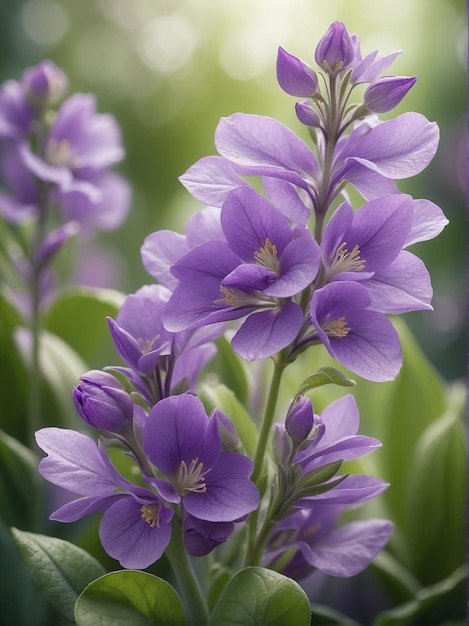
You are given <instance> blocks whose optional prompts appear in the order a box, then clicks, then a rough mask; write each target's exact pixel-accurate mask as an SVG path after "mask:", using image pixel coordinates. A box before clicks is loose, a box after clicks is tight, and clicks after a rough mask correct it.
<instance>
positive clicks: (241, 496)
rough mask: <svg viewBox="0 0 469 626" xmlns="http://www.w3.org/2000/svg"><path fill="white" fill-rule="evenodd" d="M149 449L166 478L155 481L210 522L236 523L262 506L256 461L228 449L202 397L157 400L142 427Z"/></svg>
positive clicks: (169, 497) (174, 499)
mask: <svg viewBox="0 0 469 626" xmlns="http://www.w3.org/2000/svg"><path fill="white" fill-rule="evenodd" d="M143 442H144V448H145V452H146V454H147V456H148V458H149V459H150V461H151V462H152V463H153V464H154V465H155V467H156V468H157V469H158V472H159V473H160V474H161V475H163V476H164V479H153V480H152V482H153V483H154V484H155V486H156V488H157V489H158V491H159V493H160V495H161V496H162V497H163V498H164V499H166V500H167V501H168V502H173V503H179V502H181V503H182V506H183V507H184V511H185V512H186V513H188V514H189V515H191V516H192V517H194V518H196V519H197V520H202V521H205V522H234V521H236V520H238V519H240V518H242V517H244V516H245V515H247V514H248V513H250V512H251V511H253V510H254V509H256V508H257V506H258V505H259V493H258V491H257V488H256V486H255V485H254V483H252V482H251V481H250V480H249V476H250V475H251V473H252V470H253V463H252V461H251V460H250V459H249V458H248V457H246V456H243V455H241V454H237V453H235V452H224V451H223V450H222V443H221V437H220V431H219V427H218V421H217V419H214V418H213V417H212V418H209V417H207V414H206V413H205V409H204V407H203V404H202V403H201V401H200V400H199V399H198V398H196V397H195V396H192V395H189V394H182V395H179V396H171V397H169V398H165V399H163V400H161V401H160V402H158V403H157V404H156V405H155V406H154V407H153V409H152V410H151V411H150V414H149V416H148V418H147V420H146V423H145V426H144V428H143Z"/></svg>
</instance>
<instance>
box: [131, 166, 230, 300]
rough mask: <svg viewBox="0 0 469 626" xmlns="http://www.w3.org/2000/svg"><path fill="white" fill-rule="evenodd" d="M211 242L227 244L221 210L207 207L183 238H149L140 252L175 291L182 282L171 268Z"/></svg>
mask: <svg viewBox="0 0 469 626" xmlns="http://www.w3.org/2000/svg"><path fill="white" fill-rule="evenodd" d="M208 158H209V159H210V158H211V159H217V158H219V157H208ZM239 180H240V181H241V179H239ZM220 206H221V205H220ZM212 240H215V241H218V240H220V241H225V235H224V234H223V230H222V227H221V223H220V209H219V208H216V207H214V206H208V207H205V208H204V209H202V210H201V211H198V212H197V213H195V214H194V215H193V216H192V217H191V218H189V220H188V221H187V222H186V228H185V233H184V235H181V234H179V233H176V232H174V231H171V230H159V231H157V232H156V233H151V234H150V235H148V236H147V237H146V238H145V241H144V244H143V246H142V250H141V254H142V262H143V266H144V268H145V269H146V271H147V272H148V273H149V274H150V276H153V278H155V279H156V280H157V281H158V282H160V283H161V284H162V285H164V286H165V287H167V288H168V289H171V290H173V289H174V288H175V287H177V285H178V284H179V281H178V280H177V278H176V277H175V276H173V275H172V274H171V266H172V265H174V263H175V262H176V261H177V260H178V259H179V258H180V257H182V256H183V255H184V254H185V253H186V252H188V251H189V250H191V248H194V247H195V246H197V245H198V244H199V243H203V242H204V241H212Z"/></svg>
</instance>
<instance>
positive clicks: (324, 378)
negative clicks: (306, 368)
mask: <svg viewBox="0 0 469 626" xmlns="http://www.w3.org/2000/svg"><path fill="white" fill-rule="evenodd" d="M330 384H333V385H339V386H340V387H353V386H354V385H355V384H356V383H355V381H354V380H352V379H351V378H347V377H346V376H345V374H343V373H342V372H339V370H336V369H335V368H334V367H321V368H320V369H318V371H317V372H316V373H315V374H312V375H311V376H309V377H308V378H306V380H304V381H303V382H302V383H301V385H300V386H299V388H298V391H297V392H296V395H297V396H299V395H301V394H303V393H306V392H307V391H310V390H311V389H315V388H316V387H322V386H323V385H330Z"/></svg>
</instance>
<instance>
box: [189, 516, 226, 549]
mask: <svg viewBox="0 0 469 626" xmlns="http://www.w3.org/2000/svg"><path fill="white" fill-rule="evenodd" d="M234 528H235V525H234V522H206V521H204V520H200V519H197V518H196V517H192V515H189V514H187V513H186V514H185V515H184V545H185V546H186V550H187V551H188V553H189V554H192V556H204V555H205V554H208V553H209V552H211V551H212V550H213V549H214V548H216V547H217V546H219V545H220V544H222V543H224V542H225V541H226V540H227V539H228V537H229V536H230V535H231V533H232V532H233V530H234Z"/></svg>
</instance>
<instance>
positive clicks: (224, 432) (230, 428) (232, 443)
mask: <svg viewBox="0 0 469 626" xmlns="http://www.w3.org/2000/svg"><path fill="white" fill-rule="evenodd" d="M210 418H211V419H216V420H217V422H218V427H219V429H220V437H221V446H222V449H223V450H224V451H225V452H236V451H239V450H240V448H241V442H240V440H239V435H238V432H237V430H236V427H235V425H234V424H233V422H232V421H231V420H230V418H229V417H228V415H225V413H223V412H222V411H220V409H214V410H213V411H212V414H211V415H210Z"/></svg>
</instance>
